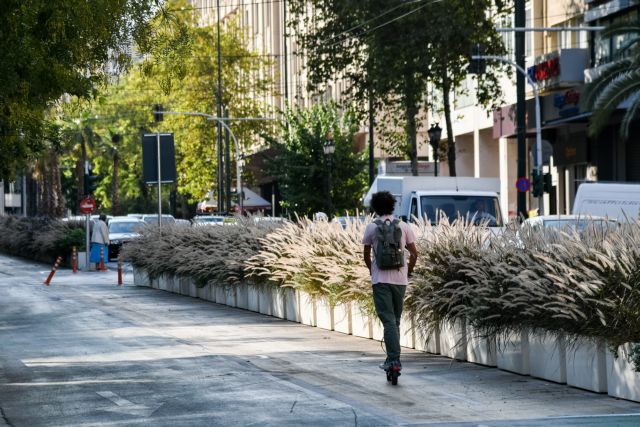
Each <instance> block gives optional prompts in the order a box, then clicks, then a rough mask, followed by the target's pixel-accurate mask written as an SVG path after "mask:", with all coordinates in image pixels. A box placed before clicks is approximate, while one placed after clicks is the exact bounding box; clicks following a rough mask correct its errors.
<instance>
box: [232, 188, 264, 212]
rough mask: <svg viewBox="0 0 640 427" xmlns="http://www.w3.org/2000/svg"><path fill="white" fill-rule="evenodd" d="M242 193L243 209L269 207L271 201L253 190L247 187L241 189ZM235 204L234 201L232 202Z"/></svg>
mask: <svg viewBox="0 0 640 427" xmlns="http://www.w3.org/2000/svg"><path fill="white" fill-rule="evenodd" d="M242 192H243V194H244V199H243V201H242V208H243V209H244V210H260V209H271V203H270V202H269V201H267V200H265V199H263V198H262V197H260V196H259V195H258V194H256V193H255V192H254V191H251V190H249V189H248V188H247V187H244V188H243V189H242ZM233 204H234V205H235V204H236V203H235V202H234V203H233Z"/></svg>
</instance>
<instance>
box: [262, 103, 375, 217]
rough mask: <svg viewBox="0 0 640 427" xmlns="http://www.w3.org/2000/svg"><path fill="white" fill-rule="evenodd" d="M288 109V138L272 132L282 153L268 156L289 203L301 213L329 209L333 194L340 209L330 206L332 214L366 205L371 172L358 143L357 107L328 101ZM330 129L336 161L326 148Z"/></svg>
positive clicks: (274, 143)
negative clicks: (340, 107) (329, 158)
mask: <svg viewBox="0 0 640 427" xmlns="http://www.w3.org/2000/svg"><path fill="white" fill-rule="evenodd" d="M283 114H284V120H283V122H282V124H281V128H280V132H281V135H282V138H281V139H280V140H278V139H275V138H269V137H267V141H268V142H269V144H270V146H271V148H273V151H274V152H275V153H276V155H275V156H274V157H273V158H271V159H267V169H268V171H269V173H270V174H271V175H273V176H274V177H275V178H276V180H277V182H278V185H279V187H280V190H281V193H282V198H283V200H284V204H285V207H286V208H288V210H289V211H290V212H296V213H298V214H300V215H310V214H313V213H314V212H326V211H327V209H328V204H327V200H328V198H329V197H331V200H332V202H333V203H332V204H333V206H334V212H326V213H327V214H329V215H333V214H340V213H344V212H345V211H349V212H353V211H354V210H355V209H357V208H359V207H361V206H362V203H361V197H362V196H363V195H364V193H365V191H366V188H367V172H366V167H365V166H366V159H365V157H364V153H358V152H355V151H354V147H353V138H354V135H355V134H356V132H357V131H358V115H357V114H356V113H355V111H354V110H346V111H345V112H343V113H342V115H341V114H340V112H339V110H338V108H337V106H336V105H335V104H333V103H327V104H316V105H313V106H312V107H309V108H308V109H306V110H304V109H287V110H286V111H285V112H284V113H283ZM329 134H331V135H332V137H333V143H334V145H335V153H334V155H333V158H332V163H331V167H329V164H328V162H327V159H326V157H325V154H324V150H323V147H324V145H325V143H326V142H327V137H328V135H329ZM329 174H330V175H331V176H330V178H331V179H330V182H331V188H328V182H329V179H328V178H329Z"/></svg>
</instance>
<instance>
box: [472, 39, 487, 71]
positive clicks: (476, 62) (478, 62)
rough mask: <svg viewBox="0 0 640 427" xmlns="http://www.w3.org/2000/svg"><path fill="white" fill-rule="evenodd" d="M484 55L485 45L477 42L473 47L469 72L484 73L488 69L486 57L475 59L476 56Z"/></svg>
mask: <svg viewBox="0 0 640 427" xmlns="http://www.w3.org/2000/svg"><path fill="white" fill-rule="evenodd" d="M482 55H484V47H483V46H482V45H480V44H475V45H473V46H472V47H471V55H470V57H469V74H484V73H485V72H486V71H487V61H486V59H473V57H474V56H482Z"/></svg>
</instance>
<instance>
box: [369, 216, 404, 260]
mask: <svg viewBox="0 0 640 427" xmlns="http://www.w3.org/2000/svg"><path fill="white" fill-rule="evenodd" d="M373 223H374V224H376V247H375V248H374V250H373V254H374V255H375V258H376V265H377V266H378V268H379V269H380V270H396V269H399V268H400V267H402V266H404V250H403V248H402V246H401V240H402V229H401V228H400V221H398V220H397V219H394V220H393V221H391V220H386V221H382V220H380V219H377V220H375V221H374V222H373Z"/></svg>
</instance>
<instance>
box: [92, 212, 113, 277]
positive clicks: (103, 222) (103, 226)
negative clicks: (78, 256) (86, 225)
mask: <svg viewBox="0 0 640 427" xmlns="http://www.w3.org/2000/svg"><path fill="white" fill-rule="evenodd" d="M100 248H102V249H103V256H104V262H105V263H106V262H107V261H108V260H109V227H108V226H107V216H106V215H105V214H100V219H98V221H96V223H95V224H94V226H93V234H92V235H91V259H90V262H95V263H96V270H99V269H100Z"/></svg>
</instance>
